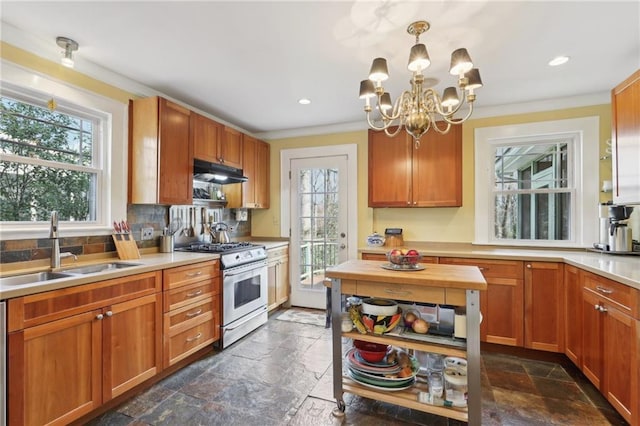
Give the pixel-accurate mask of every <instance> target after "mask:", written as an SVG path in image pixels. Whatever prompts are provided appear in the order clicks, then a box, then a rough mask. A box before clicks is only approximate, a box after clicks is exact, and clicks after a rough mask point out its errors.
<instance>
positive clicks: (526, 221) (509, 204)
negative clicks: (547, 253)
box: [494, 192, 571, 240]
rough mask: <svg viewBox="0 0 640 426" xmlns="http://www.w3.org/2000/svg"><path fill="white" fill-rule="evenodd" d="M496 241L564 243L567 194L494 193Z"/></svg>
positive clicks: (568, 214) (568, 216)
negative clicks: (550, 241)
mask: <svg viewBox="0 0 640 426" xmlns="http://www.w3.org/2000/svg"><path fill="white" fill-rule="evenodd" d="M494 205H495V217H494V222H495V229H494V236H495V238H497V239H514V240H515V239H521V240H568V239H569V238H570V235H569V233H570V232H569V229H570V219H571V194H570V193H568V192H563V193H540V192H537V193H531V194H498V195H496V196H495V198H494Z"/></svg>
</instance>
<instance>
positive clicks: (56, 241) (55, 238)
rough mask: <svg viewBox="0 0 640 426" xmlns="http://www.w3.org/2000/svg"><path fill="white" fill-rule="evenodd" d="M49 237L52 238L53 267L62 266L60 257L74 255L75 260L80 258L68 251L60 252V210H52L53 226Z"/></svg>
mask: <svg viewBox="0 0 640 426" xmlns="http://www.w3.org/2000/svg"><path fill="white" fill-rule="evenodd" d="M49 238H51V269H56V268H59V267H60V259H61V258H63V257H71V256H73V260H74V261H75V260H78V256H76V255H75V254H73V253H71V252H69V251H66V252H63V253H60V236H59V234H58V212H57V211H55V210H54V211H52V212H51V227H50V231H49Z"/></svg>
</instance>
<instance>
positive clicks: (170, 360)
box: [165, 319, 220, 367]
mask: <svg viewBox="0 0 640 426" xmlns="http://www.w3.org/2000/svg"><path fill="white" fill-rule="evenodd" d="M219 335H220V331H219V324H218V323H217V322H215V321H214V319H210V320H209V321H204V322H201V323H198V324H195V325H194V326H193V327H190V328H187V329H185V330H181V331H179V332H177V333H175V334H174V335H172V336H169V337H165V367H168V366H170V365H173V364H175V363H176V362H178V361H179V360H181V359H183V358H186V357H187V356H189V355H191V354H192V353H194V352H196V351H198V350H200V349H202V348H204V347H205V346H207V345H210V344H212V343H213V342H214V341H215V340H217V338H218V336H219Z"/></svg>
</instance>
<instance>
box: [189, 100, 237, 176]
mask: <svg viewBox="0 0 640 426" xmlns="http://www.w3.org/2000/svg"><path fill="white" fill-rule="evenodd" d="M191 140H192V143H193V157H194V158H197V159H199V160H204V161H209V162H211V163H218V164H224V165H226V166H231V167H235V168H237V169H242V168H243V156H242V145H243V135H242V133H240V132H239V131H237V130H235V129H232V128H231V127H226V126H224V125H222V124H220V123H218V122H217V121H215V120H212V119H210V118H208V117H205V116H203V115H200V114H197V113H195V112H192V113H191Z"/></svg>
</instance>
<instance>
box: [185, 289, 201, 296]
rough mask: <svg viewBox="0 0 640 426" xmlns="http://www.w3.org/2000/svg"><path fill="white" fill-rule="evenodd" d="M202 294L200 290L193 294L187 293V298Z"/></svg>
mask: <svg viewBox="0 0 640 426" xmlns="http://www.w3.org/2000/svg"><path fill="white" fill-rule="evenodd" d="M201 294H202V290H198V291H194V292H193V293H187V297H196V296H200V295H201Z"/></svg>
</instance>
